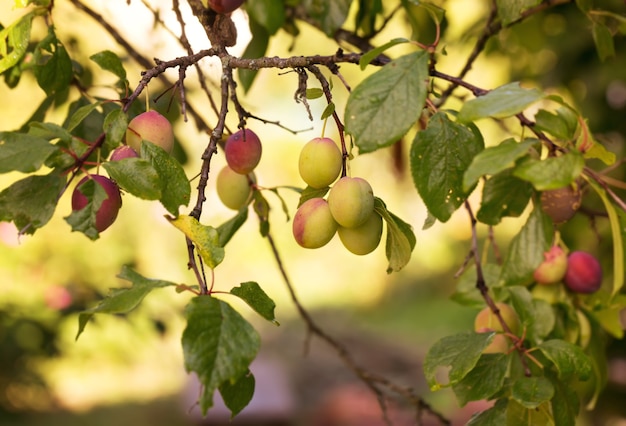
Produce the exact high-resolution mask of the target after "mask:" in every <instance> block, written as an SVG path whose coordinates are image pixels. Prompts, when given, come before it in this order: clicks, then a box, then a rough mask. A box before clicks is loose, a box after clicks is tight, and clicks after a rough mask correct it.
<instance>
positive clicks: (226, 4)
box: [209, 0, 244, 13]
mask: <svg viewBox="0 0 626 426" xmlns="http://www.w3.org/2000/svg"><path fill="white" fill-rule="evenodd" d="M243 2H244V0H209V7H210V8H211V9H213V10H214V11H216V12H217V13H230V12H232V11H234V10H236V9H238V8H239V7H241V5H242V4H243Z"/></svg>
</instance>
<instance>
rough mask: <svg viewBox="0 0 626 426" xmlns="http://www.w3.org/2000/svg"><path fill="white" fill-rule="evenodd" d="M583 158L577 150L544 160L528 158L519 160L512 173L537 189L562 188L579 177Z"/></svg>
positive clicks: (583, 164)
mask: <svg viewBox="0 0 626 426" xmlns="http://www.w3.org/2000/svg"><path fill="white" fill-rule="evenodd" d="M584 167H585V160H584V158H583V157H582V155H580V153H579V152H577V151H570V152H567V153H565V154H563V155H561V156H559V157H549V158H546V159H545V160H535V159H531V158H528V159H527V160H526V161H523V162H521V163H520V164H519V165H518V166H517V167H516V168H515V170H514V172H513V175H515V176H516V177H518V178H520V179H523V180H525V181H528V182H530V183H532V184H533V186H534V187H535V189H536V190H537V191H546V190H549V189H558V188H563V187H564V186H567V185H569V184H571V183H572V182H574V181H575V180H576V179H578V178H579V177H580V174H581V173H582V171H583V168H584Z"/></svg>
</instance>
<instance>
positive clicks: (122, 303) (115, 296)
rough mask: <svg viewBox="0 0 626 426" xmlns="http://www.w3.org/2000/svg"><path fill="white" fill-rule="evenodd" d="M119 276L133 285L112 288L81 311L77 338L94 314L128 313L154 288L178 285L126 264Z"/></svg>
mask: <svg viewBox="0 0 626 426" xmlns="http://www.w3.org/2000/svg"><path fill="white" fill-rule="evenodd" d="M117 277H118V278H120V279H123V280H126V281H129V282H130V283H131V284H132V285H131V286H130V287H123V288H113V289H110V291H109V294H108V295H107V296H106V297H105V298H104V299H102V300H101V301H100V302H99V303H98V304H97V305H96V306H94V307H93V308H90V309H86V310H84V311H83V312H81V313H80V315H79V316H78V334H76V339H78V338H79V337H80V335H81V334H82V332H83V331H84V330H85V327H86V326H87V323H88V322H89V320H90V319H91V317H93V315H94V314H127V313H128V312H130V311H132V310H133V309H135V308H136V307H137V306H139V304H140V303H141V301H142V300H143V299H144V297H146V296H147V295H148V294H149V293H150V292H151V291H152V290H155V289H157V288H163V287H169V286H176V284H174V283H172V282H169V281H163V280H154V279H149V278H145V277H144V276H142V275H140V274H138V273H137V272H135V271H133V269H132V268H130V267H129V266H126V265H125V266H123V267H122V271H121V272H120V273H119V275H118V276H117Z"/></svg>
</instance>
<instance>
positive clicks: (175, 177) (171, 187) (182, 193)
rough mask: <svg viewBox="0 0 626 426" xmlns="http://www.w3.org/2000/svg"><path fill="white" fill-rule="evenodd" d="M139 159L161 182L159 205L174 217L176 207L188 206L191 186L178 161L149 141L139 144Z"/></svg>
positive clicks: (176, 212)
mask: <svg viewBox="0 0 626 426" xmlns="http://www.w3.org/2000/svg"><path fill="white" fill-rule="evenodd" d="M141 158H144V159H146V160H148V161H150V163H151V164H152V167H154V169H155V170H156V171H157V173H158V174H159V178H160V180H161V200H160V201H161V204H163V207H165V208H166V209H167V211H168V212H170V213H171V214H173V215H174V216H177V215H178V207H179V206H186V205H187V204H189V199H190V198H191V185H190V184H189V180H187V176H186V175H185V170H183V167H182V166H181V165H180V163H179V162H178V161H176V159H175V158H174V157H172V156H171V155H169V154H168V153H167V152H165V150H163V148H161V147H160V146H157V145H155V144H153V143H152V142H149V141H142V142H141Z"/></svg>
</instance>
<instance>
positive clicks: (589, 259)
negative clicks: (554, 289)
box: [533, 245, 602, 294]
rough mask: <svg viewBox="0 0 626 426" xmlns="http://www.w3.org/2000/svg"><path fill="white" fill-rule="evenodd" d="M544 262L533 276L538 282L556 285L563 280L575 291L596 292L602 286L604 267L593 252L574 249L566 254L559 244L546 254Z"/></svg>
mask: <svg viewBox="0 0 626 426" xmlns="http://www.w3.org/2000/svg"><path fill="white" fill-rule="evenodd" d="M543 256H544V260H543V262H542V263H541V264H540V265H539V266H538V267H537V269H535V271H534V273H533V277H534V279H535V281H536V282H537V283H538V284H541V285H554V284H558V283H560V282H563V283H564V284H565V286H566V287H567V288H568V289H569V290H570V291H572V292H574V293H583V294H589V293H594V292H596V291H598V290H599V289H600V287H601V286H602V267H601V266H600V262H598V259H596V258H595V257H594V256H593V255H592V254H590V253H587V252H585V251H573V252H571V253H569V255H568V254H566V253H565V251H564V250H563V249H562V248H561V247H560V246H558V245H555V246H552V247H551V248H550V249H549V250H548V251H546V252H545V253H544V254H543Z"/></svg>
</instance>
